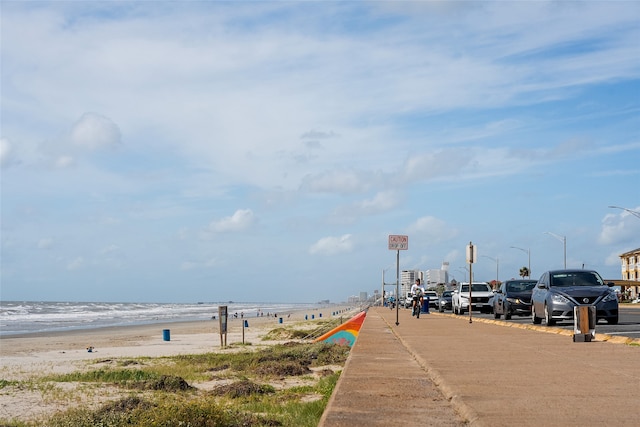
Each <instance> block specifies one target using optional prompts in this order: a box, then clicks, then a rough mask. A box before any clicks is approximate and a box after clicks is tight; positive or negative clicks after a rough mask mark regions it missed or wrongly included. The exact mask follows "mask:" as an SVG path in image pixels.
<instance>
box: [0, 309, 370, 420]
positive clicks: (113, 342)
mask: <svg viewBox="0 0 640 427" xmlns="http://www.w3.org/2000/svg"><path fill="white" fill-rule="evenodd" d="M358 311H359V309H358V308H354V307H349V306H338V305H336V306H331V307H324V308H317V309H310V310H300V311H288V312H284V313H278V315H277V316H278V317H273V316H266V315H265V316H262V317H245V318H243V319H240V318H237V319H235V318H230V319H229V321H228V325H227V336H226V344H227V345H226V347H223V346H221V337H220V329H219V320H218V319H215V320H214V319H210V320H206V321H192V322H170V323H161V324H152V325H139V326H123V327H109V328H100V329H91V330H74V331H66V332H55V333H54V332H51V333H46V334H27V335H23V336H9V337H2V338H0V358H1V360H0V380H3V381H5V382H12V381H29V380H32V379H34V378H38V377H42V376H43V375H47V374H63V373H69V372H73V371H76V370H80V369H84V368H86V367H87V366H89V365H94V367H95V364H97V363H100V362H101V361H109V360H111V359H115V358H136V357H161V356H172V355H179V354H199V353H207V352H232V351H238V350H239V349H246V348H257V347H260V346H264V345H273V344H275V343H277V342H278V341H264V340H263V339H262V337H263V336H264V335H265V334H266V333H268V332H269V331H271V330H273V329H276V328H279V327H286V326H295V327H296V328H298V329H305V328H308V329H309V330H310V331H311V330H313V329H314V323H317V322H318V321H321V320H328V319H336V320H337V319H340V318H342V319H343V321H346V320H348V319H349V318H350V317H351V316H353V315H355V314H356V313H358ZM334 313H335V315H333V314H334ZM280 319H282V320H280ZM245 321H246V323H247V324H248V327H243V324H244V323H245ZM165 329H168V330H169V335H170V337H169V340H168V341H167V340H165V337H164V333H163V331H164V330H165ZM243 339H244V343H245V344H251V345H250V346H249V347H247V346H242V345H241V344H242V343H243ZM89 348H91V351H89V350H88V349H89ZM0 390H1V392H0V421H1V420H27V419H31V418H33V417H34V416H38V415H42V414H46V413H51V412H53V411H55V410H59V409H63V408H61V407H60V404H59V402H55V401H53V402H52V401H50V399H47V398H45V397H44V396H43V394H42V393H40V392H38V391H34V390H29V389H28V388H23V387H4V388H2V389H0Z"/></svg>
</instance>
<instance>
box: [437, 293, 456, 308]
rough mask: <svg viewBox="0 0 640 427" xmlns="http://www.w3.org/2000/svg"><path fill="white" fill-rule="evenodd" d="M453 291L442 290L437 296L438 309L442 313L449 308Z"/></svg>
mask: <svg viewBox="0 0 640 427" xmlns="http://www.w3.org/2000/svg"><path fill="white" fill-rule="evenodd" d="M452 294H453V291H444V292H443V293H442V295H440V298H438V311H439V312H440V313H444V311H445V310H451V295H452Z"/></svg>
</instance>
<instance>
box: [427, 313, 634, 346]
mask: <svg viewBox="0 0 640 427" xmlns="http://www.w3.org/2000/svg"><path fill="white" fill-rule="evenodd" d="M433 314H435V315H437V316H446V317H451V318H453V319H460V320H466V321H468V319H469V317H465V316H460V315H456V314H453V313H440V312H438V313H433ZM473 321H474V322H481V323H488V324H492V325H498V326H507V327H510V328H518V329H528V330H531V331H538V332H546V333H548V334H556V335H565V336H569V337H573V332H572V331H568V330H566V329H561V328H555V327H551V326H538V325H523V324H521V323H511V322H507V321H504V320H499V319H483V318H482V317H476V318H473ZM595 341H600V342H608V343H612V344H626V345H640V338H629V337H618V336H614V335H608V334H598V333H596V339H595Z"/></svg>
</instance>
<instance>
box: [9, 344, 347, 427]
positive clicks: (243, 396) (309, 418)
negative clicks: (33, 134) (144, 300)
mask: <svg viewBox="0 0 640 427" xmlns="http://www.w3.org/2000/svg"><path fill="white" fill-rule="evenodd" d="M349 350H350V349H349V347H345V346H340V345H336V344H327V343H298V342H289V343H285V344H279V345H274V346H269V347H266V348H262V349H247V350H246V351H242V352H234V353H206V354H195V355H178V356H171V357H161V358H145V359H139V360H134V361H132V360H131V359H123V360H117V359H116V360H107V361H102V363H110V364H112V365H113V367H102V366H101V367H100V368H99V369H93V370H89V371H86V372H74V373H69V374H64V375H52V376H47V377H46V378H43V379H42V380H43V381H44V382H45V383H46V384H49V385H51V384H55V383H78V384H79V385H80V387H79V388H78V390H79V391H80V392H81V390H82V384H85V385H86V384H87V383H89V384H92V386H93V384H95V387H98V388H102V387H107V386H113V385H115V386H117V387H116V388H113V387H112V389H113V390H115V391H116V392H117V395H116V396H114V397H112V399H113V400H112V401H110V402H107V403H103V404H102V405H100V406H98V407H93V408H90V407H88V405H84V406H80V407H75V408H73V409H69V410H67V411H64V412H61V413H57V414H55V415H54V416H51V417H49V418H47V419H40V420H37V421H33V422H21V423H20V424H18V423H17V422H14V423H13V424H11V423H5V422H4V420H0V425H2V426H11V427H34V426H40V425H47V426H50V427H72V426H73V427H89V426H90V427H95V426H101V427H120V426H134V425H135V426H139V427H151V426H153V427H164V426H166V427H170V426H171V427H173V426H190V427H210V426H216V427H235V426H238V427H240V426H249V427H252V426H299V427H307V426H308V427H311V426H317V425H318V422H319V420H320V417H321V416H322V413H323V411H324V408H325V407H326V404H327V402H328V400H329V397H330V396H331V393H332V392H333V389H334V387H335V384H336V382H337V379H338V377H339V375H340V374H339V373H334V372H333V371H332V370H331V369H328V368H326V369H324V370H322V369H320V370H318V369H316V371H319V373H318V374H314V373H313V371H312V368H318V367H323V366H327V365H339V366H343V365H344V363H345V361H346V358H347V356H348V353H349ZM296 378H297V379H296ZM219 380H220V384H218V385H215V386H214V387H212V388H209V389H199V388H197V387H194V384H196V385H197V383H198V382H209V381H214V382H215V381H219ZM222 380H224V381H222ZM285 380H286V381H285ZM190 383H191V384H190ZM284 384H289V385H288V386H284ZM274 385H277V387H276V386H274Z"/></svg>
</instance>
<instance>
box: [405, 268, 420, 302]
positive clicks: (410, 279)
mask: <svg viewBox="0 0 640 427" xmlns="http://www.w3.org/2000/svg"><path fill="white" fill-rule="evenodd" d="M416 279H420V280H422V272H421V271H420V270H402V271H401V272H400V295H406V294H407V292H410V291H411V286H413V284H414V283H415V282H416ZM403 298H404V297H403Z"/></svg>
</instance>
